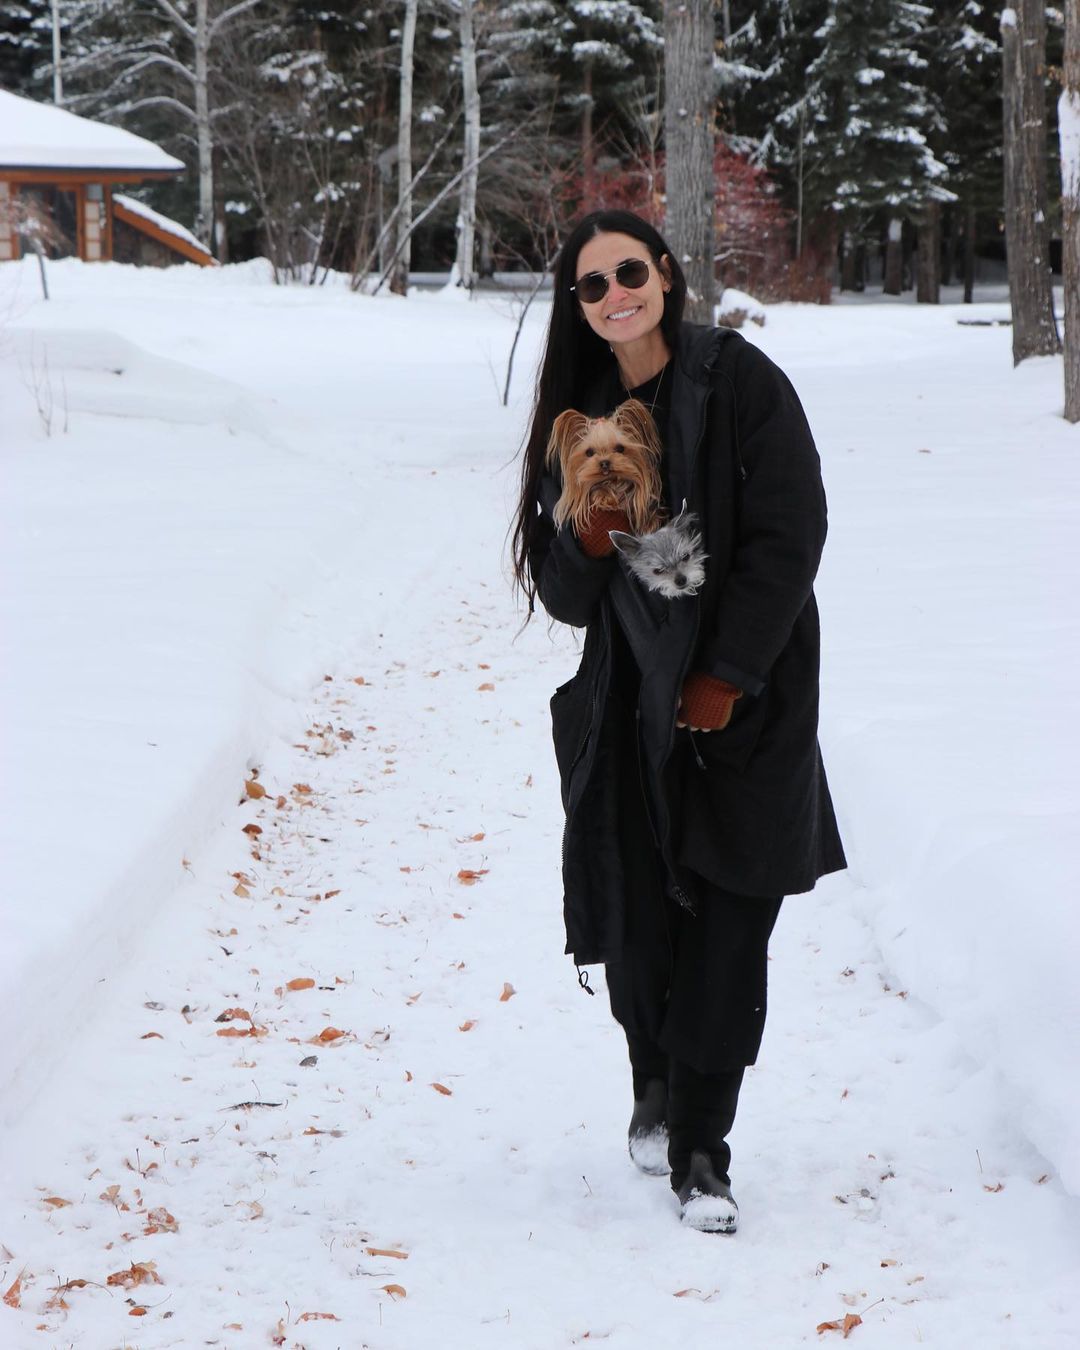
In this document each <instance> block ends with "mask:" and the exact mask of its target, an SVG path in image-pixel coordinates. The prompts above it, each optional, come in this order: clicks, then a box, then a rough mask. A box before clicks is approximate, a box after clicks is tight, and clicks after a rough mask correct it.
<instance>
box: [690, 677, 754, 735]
mask: <svg viewBox="0 0 1080 1350" xmlns="http://www.w3.org/2000/svg"><path fill="white" fill-rule="evenodd" d="M742 694H743V691H742V690H741V689H739V688H737V687H736V686H735V685H733V684H728V682H727V680H718V679H716V678H715V677H714V676H712V675H706V674H705V673H704V671H701V670H695V671H691V673H690V674H689V675H687V677H686V680H685V681H684V683H683V687H682V700H681V702H680V704H679V719H678V720H679V723H680V725H682V726H688V727H700V728H701V730H702V731H723V729H724V728H725V727H726V726H727V724H728V723H729V722H730V721H731V713H732V710H733V709H734V707H735V700H736V699H737V698H742Z"/></svg>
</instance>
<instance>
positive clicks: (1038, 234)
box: [1001, 0, 1061, 366]
mask: <svg viewBox="0 0 1080 1350" xmlns="http://www.w3.org/2000/svg"><path fill="white" fill-rule="evenodd" d="M1001 40H1002V70H1003V85H1002V93H1003V103H1004V132H1005V246H1006V249H1007V252H1008V262H1009V303H1010V305H1011V307H1012V339H1013V341H1012V350H1013V365H1014V366H1015V365H1019V364H1020V362H1021V361H1023V360H1024V358H1025V357H1028V356H1049V355H1052V354H1053V353H1054V352H1059V351H1060V350H1061V343H1060V341H1059V339H1058V331H1057V323H1056V321H1055V319H1054V294H1053V290H1052V288H1051V282H1050V231H1049V226H1048V224H1047V219H1046V207H1047V195H1046V86H1045V83H1044V81H1045V77H1046V72H1045V61H1046V6H1045V4H1044V3H1043V0H1019V2H1018V4H1017V6H1016V8H1015V9H1014V8H1008V9H1004V10H1002V13H1001Z"/></svg>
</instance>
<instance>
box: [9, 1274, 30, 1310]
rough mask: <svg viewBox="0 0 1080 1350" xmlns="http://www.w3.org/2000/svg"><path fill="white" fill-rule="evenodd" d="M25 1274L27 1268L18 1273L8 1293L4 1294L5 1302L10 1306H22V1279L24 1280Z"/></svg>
mask: <svg viewBox="0 0 1080 1350" xmlns="http://www.w3.org/2000/svg"><path fill="white" fill-rule="evenodd" d="M25 1274H26V1271H25V1270H20V1271H19V1273H18V1275H16V1276H15V1279H14V1281H13V1282H12V1284H11V1287H10V1288H9V1289H8V1291H7V1293H6V1294H5V1295H4V1302H5V1303H6V1304H7V1305H8V1307H9V1308H19V1307H21V1306H22V1303H21V1300H22V1281H23V1276H24V1275H25Z"/></svg>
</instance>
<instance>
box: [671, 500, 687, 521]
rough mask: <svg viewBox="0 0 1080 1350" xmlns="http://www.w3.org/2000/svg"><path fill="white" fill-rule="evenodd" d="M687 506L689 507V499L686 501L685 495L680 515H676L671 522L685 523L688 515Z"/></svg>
mask: <svg viewBox="0 0 1080 1350" xmlns="http://www.w3.org/2000/svg"><path fill="white" fill-rule="evenodd" d="M686 508H687V501H686V498H685V497H684V498H683V499H682V508H681V509H680V511H679V514H678V515H677V516H676V517H675V519H674V520H673V521H672V522H671V523H672V525H681V524H682V523H683V521H684V520H685V519H686V516H687V510H686Z"/></svg>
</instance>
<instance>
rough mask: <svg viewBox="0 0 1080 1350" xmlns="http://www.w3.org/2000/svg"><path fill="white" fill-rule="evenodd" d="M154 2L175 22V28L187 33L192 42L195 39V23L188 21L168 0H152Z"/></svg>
mask: <svg viewBox="0 0 1080 1350" xmlns="http://www.w3.org/2000/svg"><path fill="white" fill-rule="evenodd" d="M154 3H155V4H156V5H157V6H158V7H159V8H160V9H163V10H164V11H165V13H166V14H167V15H168V16H169V18H170V20H171V21H172V22H173V23H174V24H176V26H177V28H179V29H180V30H181V32H184V33H186V34H187V35H188V37H189V38H191V40H192V42H194V41H195V25H194V24H190V23H188V21H187V19H185V18H184V16H183V15H182V14H181V13H180V11H179V10H178V9H176V8H175V7H174V6H173V5H172V4H170V3H169V0H154Z"/></svg>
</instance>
